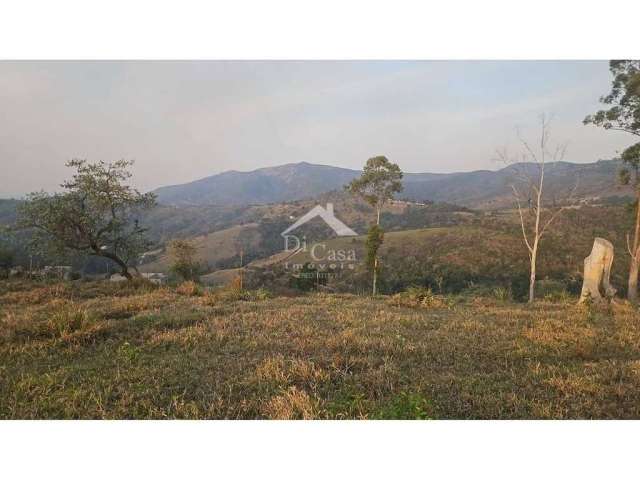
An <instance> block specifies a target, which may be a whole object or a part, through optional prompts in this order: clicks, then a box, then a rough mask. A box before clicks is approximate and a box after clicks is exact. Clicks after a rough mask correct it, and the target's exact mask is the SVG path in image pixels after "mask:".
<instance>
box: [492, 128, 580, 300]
mask: <svg viewBox="0 0 640 480" xmlns="http://www.w3.org/2000/svg"><path fill="white" fill-rule="evenodd" d="M549 124H550V120H549V118H548V117H547V116H546V115H542V116H541V117H540V137H539V139H538V140H537V141H536V143H534V144H531V143H529V142H528V141H527V140H525V139H524V138H523V136H522V135H521V134H520V132H519V131H518V140H519V143H520V145H521V146H522V151H521V152H520V155H519V156H517V157H513V156H511V155H510V154H509V152H508V151H507V149H506V148H504V149H502V150H499V151H498V152H497V153H498V159H499V160H500V161H502V162H503V163H506V164H508V165H511V166H512V169H513V173H514V176H513V179H512V181H511V182H510V187H511V191H512V192H513V196H514V199H515V202H516V206H517V209H518V216H519V220H520V226H521V229H522V237H523V239H524V243H525V245H526V247H527V251H528V253H529V303H533V301H534V300H535V283H536V264H537V260H538V254H539V250H540V241H541V239H542V237H543V235H544V234H545V233H546V232H547V230H548V229H549V227H551V225H552V224H553V222H554V221H555V220H556V218H557V217H558V215H559V214H560V213H561V212H562V211H563V210H565V209H566V208H567V207H568V206H570V202H571V199H572V198H573V196H574V194H575V192H576V189H577V187H578V181H577V179H576V183H575V184H574V185H573V186H572V187H571V188H568V189H567V192H566V195H564V197H563V198H562V200H561V201H559V200H558V198H556V195H555V194H557V192H555V194H554V195H549V194H547V193H546V192H545V169H547V168H549V167H553V166H555V165H556V164H557V162H561V161H562V160H564V157H565V153H566V144H556V145H552V144H551V142H550V130H549ZM549 197H552V198H551V199H549Z"/></svg>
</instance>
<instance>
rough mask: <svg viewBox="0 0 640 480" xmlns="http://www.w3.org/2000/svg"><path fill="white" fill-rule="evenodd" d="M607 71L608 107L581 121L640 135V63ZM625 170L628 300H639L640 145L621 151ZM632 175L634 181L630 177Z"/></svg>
mask: <svg viewBox="0 0 640 480" xmlns="http://www.w3.org/2000/svg"><path fill="white" fill-rule="evenodd" d="M609 70H610V71H611V74H612V75H613V82H612V85H611V92H610V93H609V94H608V95H606V96H604V97H601V98H600V101H601V102H602V103H603V104H605V105H608V106H609V108H607V109H604V110H599V111H598V112H596V113H595V114H593V115H589V116H587V117H586V118H585V119H584V123H585V124H586V125H589V124H591V125H596V126H598V127H602V128H604V129H606V130H618V131H622V132H626V133H629V134H631V135H634V136H640V60H611V62H609ZM622 160H623V162H624V164H625V168H623V170H622V171H621V172H620V180H621V181H622V183H623V184H627V185H628V184H629V183H633V185H634V187H635V193H636V200H635V209H636V212H635V217H636V220H635V228H634V234H633V242H632V243H631V242H630V241H629V239H628V238H627V247H628V250H629V255H630V257H631V262H630V265H629V278H628V286H627V298H628V299H629V300H630V301H631V302H634V303H635V302H637V301H638V270H639V267H640V181H639V175H638V171H639V169H640V143H636V144H634V145H632V146H630V147H628V148H627V149H626V150H625V151H624V152H622ZM632 172H633V178H632Z"/></svg>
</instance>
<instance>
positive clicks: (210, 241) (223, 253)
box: [140, 224, 260, 272]
mask: <svg viewBox="0 0 640 480" xmlns="http://www.w3.org/2000/svg"><path fill="white" fill-rule="evenodd" d="M240 236H242V237H243V238H245V239H247V243H248V244H249V245H257V243H258V242H259V240H260V235H259V233H258V232H257V230H256V224H247V225H236V226H234V227H231V228H226V229H224V230H220V231H217V232H213V233H210V234H208V235H200V236H197V237H193V238H192V239H191V242H192V244H193V246H194V247H196V249H197V252H196V258H195V259H196V261H197V262H199V263H200V264H201V265H203V266H205V267H207V266H213V265H215V264H216V262H219V261H223V260H228V259H230V258H233V257H234V256H236V255H237V252H238V251H239V247H238V241H239V238H240ZM170 265H171V259H170V258H169V256H168V255H167V253H166V251H165V252H163V253H162V254H161V255H160V256H159V257H158V258H157V259H155V260H154V261H152V262H149V263H145V264H143V265H142V266H141V267H140V270H141V271H143V272H167V271H169V267H170Z"/></svg>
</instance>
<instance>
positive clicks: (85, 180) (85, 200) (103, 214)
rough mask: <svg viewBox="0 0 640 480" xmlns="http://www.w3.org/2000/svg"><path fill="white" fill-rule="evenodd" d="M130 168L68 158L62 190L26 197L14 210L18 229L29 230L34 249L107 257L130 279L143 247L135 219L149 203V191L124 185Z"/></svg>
mask: <svg viewBox="0 0 640 480" xmlns="http://www.w3.org/2000/svg"><path fill="white" fill-rule="evenodd" d="M132 165H133V161H127V160H119V161H117V162H114V163H105V162H102V161H100V162H97V163H89V162H87V161H86V160H71V161H70V162H68V163H67V166H68V167H70V168H73V169H75V173H74V175H73V177H72V178H71V180H68V181H66V182H64V183H63V184H62V185H61V187H62V189H63V191H62V192H61V193H54V194H48V193H45V192H35V193H31V194H29V195H28V197H27V200H26V201H25V202H24V203H23V204H22V205H20V207H19V210H18V226H19V227H22V228H30V229H33V230H34V233H35V236H34V238H35V241H36V244H37V245H40V246H44V247H45V248H47V249H49V250H53V251H56V252H58V253H60V254H64V253H68V252H69V251H75V252H81V253H84V254H87V255H93V256H98V257H103V258H107V259H110V260H112V261H113V262H115V263H116V264H117V265H118V266H119V267H120V269H121V273H122V275H123V276H125V277H127V278H129V279H130V278H132V276H131V274H130V273H129V267H131V266H135V262H136V261H137V259H138V256H139V255H140V253H142V252H143V251H144V250H145V249H147V248H148V247H149V242H148V240H147V239H146V237H145V232H146V231H147V229H146V228H143V227H142V226H141V225H140V224H139V220H138V218H139V215H140V214H141V213H142V211H144V210H147V209H149V208H151V207H153V206H154V205H155V196H154V195H153V194H152V193H146V194H142V193H140V192H139V191H138V190H136V189H135V188H133V187H131V186H129V185H127V183H126V182H127V180H128V179H129V178H130V177H131V173H130V171H129V168H130V167H131V166H132Z"/></svg>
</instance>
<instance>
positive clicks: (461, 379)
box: [0, 281, 640, 419]
mask: <svg viewBox="0 0 640 480" xmlns="http://www.w3.org/2000/svg"><path fill="white" fill-rule="evenodd" d="M267 297H268V296H267V295H266V294H265V293H264V292H250V293H246V294H244V295H239V294H237V293H234V292H231V291H226V292H201V291H199V289H198V288H197V287H194V286H189V285H187V286H183V287H182V288H180V289H179V290H176V289H173V288H156V287H152V286H149V285H144V284H140V285H128V284H116V285H114V284H109V283H108V282H105V283H98V282H96V283H75V284H69V283H67V284H51V285H39V286H38V285H33V284H29V283H26V282H17V281H16V282H4V283H0V417H1V418H5V419H7V418H21V419H30V418H140V419H142V418H201V419H202V418H212V419H222V418H231V419H237V418H244V419H253V418H272V419H291V418H305V419H312V418H317V419H325V418H326V419H365V418H369V419H371V418H380V419H385V418H433V419H468V418H477V419H509V418H533V419H538V418H539V419H546V418H556V419H562V418H640V402H638V391H639V390H640V314H639V313H638V310H637V309H634V308H632V307H631V306H629V305H628V304H626V303H624V302H622V301H618V302H616V303H614V304H613V305H612V306H611V308H602V309H597V308H594V307H578V306H576V305H574V301H573V300H572V301H571V302H567V303H548V302H540V303H538V304H537V305H535V306H533V307H527V306H526V305H523V304H515V303H508V302H502V301H500V300H496V299H491V298H455V297H450V298H440V299H437V300H438V301H435V302H431V303H428V304H427V303H424V304H420V305H418V304H415V305H413V304H412V302H411V299H409V300H406V299H404V298H389V297H383V298H380V299H376V300H372V299H370V298H366V297H356V296H348V295H323V294H311V295H308V296H299V297H279V298H267Z"/></svg>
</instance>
